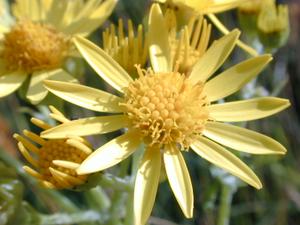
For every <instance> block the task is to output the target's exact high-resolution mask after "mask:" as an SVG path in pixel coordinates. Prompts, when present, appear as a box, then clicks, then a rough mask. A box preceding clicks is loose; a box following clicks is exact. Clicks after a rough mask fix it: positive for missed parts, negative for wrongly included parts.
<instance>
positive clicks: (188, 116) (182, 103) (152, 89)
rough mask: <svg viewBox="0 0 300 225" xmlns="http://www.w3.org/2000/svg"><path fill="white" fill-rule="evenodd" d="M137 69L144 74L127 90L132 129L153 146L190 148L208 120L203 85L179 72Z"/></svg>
mask: <svg viewBox="0 0 300 225" xmlns="http://www.w3.org/2000/svg"><path fill="white" fill-rule="evenodd" d="M137 70H138V74H139V76H140V77H139V78H138V79H136V80H135V81H134V82H132V83H131V84H130V85H129V86H128V88H127V89H126V92H125V103H124V106H125V107H126V110H127V115H128V117H129V120H130V121H131V127H130V128H132V129H136V130H139V131H140V133H141V135H142V136H143V138H144V142H145V143H146V144H148V145H150V146H151V145H159V146H162V145H166V144H170V143H177V144H179V145H180V146H181V148H182V149H187V148H188V147H189V146H190V144H191V143H192V141H193V140H194V138H195V137H196V136H197V135H199V134H201V132H202V130H203V128H204V126H205V123H206V121H207V120H208V111H207V109H206V106H207V104H208V101H207V100H206V97H205V95H204V93H203V85H202V84H196V85H192V84H190V83H189V81H188V79H186V76H185V75H183V74H180V73H178V72H171V73H153V72H152V71H151V70H148V71H143V70H141V69H140V68H137Z"/></svg>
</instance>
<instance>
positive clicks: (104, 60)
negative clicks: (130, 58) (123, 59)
mask: <svg viewBox="0 0 300 225" xmlns="http://www.w3.org/2000/svg"><path fill="white" fill-rule="evenodd" d="M74 43H75V45H76V46H77V48H78V50H79V51H80V53H81V54H82V56H83V57H84V58H85V60H86V61H87V62H88V63H89V64H90V66H91V67H92V68H93V69H94V70H95V71H96V72H97V73H98V74H99V76H101V77H102V78H103V79H104V80H105V81H106V82H107V83H108V84H110V85H111V86H112V87H113V88H115V89H116V90H118V91H120V92H122V93H123V88H125V87H128V85H129V83H130V82H132V78H131V77H130V76H129V75H128V73H127V72H126V71H125V70H124V69H123V68H122V67H121V66H120V65H119V64H118V63H117V62H116V61H115V60H113V59H112V58H111V57H110V56H109V55H108V54H107V53H106V52H105V51H103V50H102V49H101V48H99V47H98V46H97V45H95V44H93V43H92V42H90V41H89V40H87V39H85V38H83V37H79V36H78V37H76V38H74Z"/></svg>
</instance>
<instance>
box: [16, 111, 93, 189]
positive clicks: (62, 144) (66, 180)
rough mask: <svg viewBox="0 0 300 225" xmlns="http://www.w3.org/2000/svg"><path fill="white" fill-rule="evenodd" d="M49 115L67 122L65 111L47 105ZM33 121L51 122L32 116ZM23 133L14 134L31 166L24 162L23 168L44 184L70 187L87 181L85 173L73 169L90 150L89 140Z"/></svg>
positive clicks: (46, 126)
mask: <svg viewBox="0 0 300 225" xmlns="http://www.w3.org/2000/svg"><path fill="white" fill-rule="evenodd" d="M50 109H51V111H52V113H51V114H50V116H51V117H52V118H53V119H55V120H57V121H62V122H63V123H67V122H69V120H68V119H67V118H65V117H64V115H63V114H62V113H61V112H60V111H58V110H57V109H56V108H54V107H53V106H50ZM31 122H32V123H33V124H35V125H36V126H38V127H40V128H42V129H49V128H51V126H50V125H49V124H47V123H45V122H43V121H42V120H39V119H36V118H33V119H32V120H31ZM23 134H24V136H25V137H23V136H21V135H19V134H15V135H14V138H15V139H16V140H17V141H18V147H19V150H20V152H21V153H22V155H23V156H24V157H25V158H26V160H27V161H28V162H29V163H30V164H31V165H32V166H33V167H34V169H33V168H31V167H29V166H24V167H23V168H24V170H25V171H26V172H27V173H28V174H29V175H31V176H33V177H35V178H36V179H37V180H38V181H39V182H40V184H41V185H43V186H45V187H47V188H55V189H66V188H67V189H71V188H74V187H76V186H79V185H82V184H84V183H85V182H86V181H87V176H86V175H77V173H76V169H77V168H79V166H80V164H81V163H82V162H83V161H84V159H86V158H87V157H88V155H90V154H91V153H92V150H91V148H90V144H89V143H88V142H87V141H86V140H85V139H83V138H81V137H79V136H74V137H70V138H65V139H52V140H47V139H43V138H41V137H40V136H39V135H38V134H35V133H33V132H31V131H28V130H24V131H23Z"/></svg>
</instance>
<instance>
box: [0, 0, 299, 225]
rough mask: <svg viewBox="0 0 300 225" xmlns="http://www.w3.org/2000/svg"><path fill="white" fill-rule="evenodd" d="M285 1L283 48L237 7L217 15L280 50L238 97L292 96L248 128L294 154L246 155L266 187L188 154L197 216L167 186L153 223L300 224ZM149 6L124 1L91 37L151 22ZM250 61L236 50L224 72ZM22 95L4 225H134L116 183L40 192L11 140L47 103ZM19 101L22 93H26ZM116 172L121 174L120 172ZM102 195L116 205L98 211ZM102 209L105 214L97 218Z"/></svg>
mask: <svg viewBox="0 0 300 225" xmlns="http://www.w3.org/2000/svg"><path fill="white" fill-rule="evenodd" d="M278 3H284V4H288V8H289V21H290V29H289V31H290V32H289V36H288V39H287V40H286V41H284V45H283V46H278V45H277V46H276V44H272V43H273V41H274V40H275V39H276V38H278V37H277V36H275V35H274V36H272V35H273V34H271V35H269V36H268V37H262V36H261V34H260V33H259V32H258V31H257V30H255V28H253V29H252V28H251V29H249V27H250V24H251V19H250V20H249V18H248V16H247V15H241V13H240V12H238V10H231V11H229V12H226V13H222V14H219V15H218V17H219V18H220V19H221V20H222V21H223V23H224V24H226V26H227V27H228V28H234V27H239V28H240V29H241V30H242V32H243V36H242V38H243V40H244V41H245V42H246V43H248V44H250V45H252V46H253V47H254V48H256V49H257V50H258V51H259V52H260V53H263V52H271V53H273V55H274V60H273V61H272V62H271V64H270V65H269V67H268V68H267V69H266V70H265V71H264V72H262V73H261V75H260V76H259V77H258V79H257V80H255V81H252V82H251V83H250V84H248V85H247V86H246V87H245V88H244V89H243V90H242V91H241V92H240V93H238V94H237V95H235V96H232V97H231V98H232V99H240V98H250V97H253V96H264V95H273V96H278V97H283V98H288V99H290V101H291V105H292V106H291V107H290V108H289V109H287V110H285V111H284V112H281V113H280V114H277V115H275V116H272V117H269V118H265V119H261V120H258V121H253V122H249V123H247V124H241V125H242V126H245V127H247V128H251V129H253V130H256V131H259V132H261V133H263V134H266V135H268V136H270V137H272V138H274V139H276V140H278V141H279V142H280V143H282V144H283V145H284V146H285V147H286V148H287V149H288V153H287V154H286V155H285V156H280V157H278V156H271V155H267V156H259V155H255V156H253V155H252V156H250V155H247V154H240V155H239V156H240V157H241V158H242V159H243V160H244V161H245V162H246V163H247V164H248V165H250V167H251V168H253V170H254V171H255V172H256V174H257V175H258V176H259V177H260V178H261V180H262V183H263V185H264V187H263V189H261V190H255V189H254V188H252V187H250V186H247V185H245V184H244V183H242V182H240V181H239V180H238V179H236V178H234V177H232V176H230V175H228V174H226V173H224V172H223V171H221V170H219V169H217V168H215V167H213V166H211V165H210V164H209V163H208V162H206V161H205V160H202V159H200V158H199V157H195V155H192V154H185V158H186V160H187V165H188V168H189V171H190V174H191V178H192V182H193V187H194V193H195V211H194V218H193V219H185V218H184V216H183V214H182V212H181V210H180V208H179V206H178V204H177V202H176V200H175V198H174V196H173V194H172V192H171V190H170V188H169V185H168V183H167V182H162V183H161V185H160V187H159V190H158V196H157V200H156V203H155V207H154V210H153V212H152V217H151V219H150V221H149V224H156V225H176V224H177V225H179V224H180V225H228V224H230V225H241V224H242V225H299V224H300V222H299V221H300V173H299V172H300V149H299V146H300V138H299V134H300V123H299V119H300V44H299V43H300V23H299V22H300V2H299V0H290V1H278ZM150 4H151V3H150V1H146V0H139V1H136V0H119V3H118V5H117V8H116V9H115V11H114V13H113V14H112V15H111V17H110V19H109V21H108V22H107V23H106V24H104V26H103V28H102V29H101V30H97V31H96V32H95V33H94V34H93V35H92V37H91V39H92V40H93V41H94V42H96V43H98V44H99V43H101V40H102V31H103V30H104V29H105V28H106V27H108V26H109V25H110V23H117V21H118V18H120V17H121V18H124V19H128V18H131V19H132V21H133V23H134V25H138V24H139V23H145V21H146V18H144V16H145V15H146V14H147V12H148V10H149V6H150ZM220 36H221V34H220V32H219V31H218V30H217V29H215V28H214V29H213V35H212V38H211V39H212V40H213V39H214V38H218V37H220ZM100 46H101V45H100ZM246 57H247V55H246V54H245V53H244V52H243V51H241V50H240V49H236V50H235V51H234V53H233V55H232V57H231V58H230V60H229V61H228V62H227V63H226V64H225V67H229V66H230V65H233V64H235V63H236V62H239V61H241V60H243V59H245V58H246ZM76 66H77V67H78V68H77V70H76V71H77V73H78V74H77V76H78V77H79V78H80V80H81V81H82V82H83V83H85V84H87V85H88V86H93V87H97V88H105V89H107V90H108V89H109V87H107V86H105V84H104V83H103V82H101V81H99V78H98V77H97V76H96V75H95V74H94V72H93V71H92V70H91V69H90V68H89V67H88V66H87V65H86V64H85V62H83V61H82V60H80V59H78V60H77V61H76ZM83 74H85V76H83ZM110 91H111V90H110ZM16 96H17V95H11V96H9V97H7V98H5V99H0V152H1V153H0V225H2V224H3V225H4V224H7V225H19V224H20V225H27V224H28V225H29V224H37V225H38V224H86V225H93V224H95V225H96V224H111V225H118V224H128V225H131V224H130V220H129V222H128V221H127V220H126V212H127V210H126V209H128V207H127V206H128V205H130V204H131V202H130V198H129V197H128V196H130V194H131V193H127V192H126V191H124V190H118V189H114V188H111V187H110V186H109V185H108V186H107V187H108V188H107V187H106V186H103V187H100V188H96V189H92V190H86V191H84V192H73V191H52V190H46V189H43V188H41V187H39V186H38V185H37V184H36V182H35V181H34V180H33V179H31V178H29V177H28V176H27V175H26V174H25V173H24V172H23V170H22V168H21V166H22V165H23V164H24V162H25V160H24V159H23V158H22V157H21V156H20V154H19V152H18V150H17V147H16V142H15V141H14V139H13V138H12V135H13V133H16V132H17V133H20V132H21V131H22V130H23V129H25V128H26V129H28V128H30V129H32V130H35V129H36V128H34V127H33V126H32V125H30V124H29V122H28V121H29V119H30V118H31V117H32V116H36V117H38V118H42V119H45V120H49V118H48V117H47V113H48V109H47V107H46V106H38V107H37V106H32V105H29V104H28V103H26V102H25V101H23V100H22V98H20V97H16ZM19 96H21V94H20V93H19ZM47 101H48V102H47ZM47 103H51V104H55V105H56V106H57V107H58V108H60V109H63V110H64V112H66V115H68V116H69V117H71V118H72V119H75V118H80V117H87V116H92V115H94V114H93V113H92V112H91V111H86V110H83V109H81V108H79V107H76V106H73V105H71V104H68V103H66V104H65V105H63V104H62V102H61V101H60V100H58V99H55V98H54V97H53V96H50V97H49V99H47V100H46V102H45V105H46V104H47ZM116 135H118V133H117V132H115V133H111V134H109V135H106V136H105V137H103V136H101V137H99V136H96V137H93V138H91V139H90V141H91V142H92V143H93V144H94V145H95V146H99V145H102V144H103V143H104V142H105V141H106V140H109V139H111V138H112V137H114V136H116ZM128 163H130V162H128ZM121 166H122V165H121ZM109 172H110V173H112V174H117V173H118V167H116V168H113V169H111V170H110V171H109ZM128 173H130V171H128ZM127 175H128V174H125V175H122V176H127ZM101 193H102V194H104V195H105V196H107V197H108V198H109V199H111V201H112V203H109V204H108V203H107V205H105V203H103V204H104V205H105V207H104V208H101V209H99V205H102V206H103V204H102V203H101V204H99V202H97V201H96V200H95V196H97V195H99V194H101ZM107 201H108V202H109V200H107ZM95 211H96V212H99V211H100V212H101V213H100V214H97V213H94V212H95ZM112 214H113V215H118V216H117V217H118V218H119V219H118V220H117V221H114V220H110V219H109V218H106V217H107V215H112ZM78 215H80V216H78ZM7 218H10V219H7ZM11 218H15V220H12V219H11ZM16 218H18V219H16ZM9 221H10V222H9ZM12 221H14V222H12Z"/></svg>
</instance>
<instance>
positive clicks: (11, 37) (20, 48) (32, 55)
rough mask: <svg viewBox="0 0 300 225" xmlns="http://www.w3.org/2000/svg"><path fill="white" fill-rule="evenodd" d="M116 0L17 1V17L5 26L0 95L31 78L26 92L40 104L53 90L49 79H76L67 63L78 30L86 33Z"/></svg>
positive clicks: (0, 56)
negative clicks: (47, 85) (47, 83)
mask: <svg viewBox="0 0 300 225" xmlns="http://www.w3.org/2000/svg"><path fill="white" fill-rule="evenodd" d="M115 4H116V0H108V1H91V0H89V1H86V2H84V1H81V0H80V1H69V0H51V1H47V0H41V1H35V0H28V1H23V0H17V1H16V2H15V3H14V4H13V5H12V11H13V14H14V16H15V21H14V22H13V23H12V24H11V25H10V26H4V24H3V25H1V26H0V32H1V38H0V47H1V50H0V97H5V96H7V95H9V94H11V93H13V92H14V91H16V90H17V89H18V88H19V87H20V86H21V85H22V83H23V82H24V81H25V80H27V79H28V78H30V81H29V86H28V90H27V94H26V97H27V98H28V99H29V100H30V102H31V103H33V104H37V103H38V102H40V101H41V100H43V98H44V97H45V96H46V95H47V90H46V89H45V88H44V87H43V85H42V81H43V80H44V79H53V80H63V81H71V82H74V81H76V79H75V78H73V77H72V76H71V75H69V74H68V72H66V71H65V70H64V69H62V68H63V65H64V62H65V60H66V58H67V57H69V56H71V55H72V53H73V51H74V48H73V47H72V45H71V42H70V38H71V36H72V35H75V34H76V35H82V36H86V35H88V34H89V33H91V32H92V31H94V30H95V29H96V28H97V27H99V26H100V25H101V24H102V23H103V22H104V20H105V19H106V18H107V17H108V16H109V15H110V13H111V12H112V10H113V8H114V6H115Z"/></svg>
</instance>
